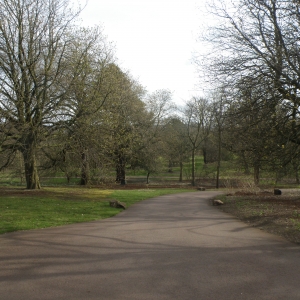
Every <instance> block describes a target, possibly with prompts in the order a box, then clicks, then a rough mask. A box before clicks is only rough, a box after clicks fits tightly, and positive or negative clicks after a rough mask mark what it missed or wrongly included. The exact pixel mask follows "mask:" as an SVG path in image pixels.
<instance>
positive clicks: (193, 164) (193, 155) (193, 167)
mask: <svg viewBox="0 0 300 300" xmlns="http://www.w3.org/2000/svg"><path fill="white" fill-rule="evenodd" d="M195 185H196V180H195V148H193V150H192V186H195Z"/></svg>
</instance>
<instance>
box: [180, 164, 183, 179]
mask: <svg viewBox="0 0 300 300" xmlns="http://www.w3.org/2000/svg"><path fill="white" fill-rule="evenodd" d="M179 165H180V169H179V182H182V173H183V163H182V161H181V162H180V163H179Z"/></svg>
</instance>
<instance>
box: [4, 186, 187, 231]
mask: <svg viewBox="0 0 300 300" xmlns="http://www.w3.org/2000/svg"><path fill="white" fill-rule="evenodd" d="M188 191H191V190H185V189H155V190H154V189H153V190H152V189H141V190H99V189H87V188H79V187H73V188H58V187H56V188H54V187H53V188H44V189H42V190H33V191H28V190H24V189H21V188H5V187H1V188H0V194H1V196H0V234H3V233H6V232H12V231H18V230H29V229H37V228H46V227H55V226H61V225H66V224H71V223H79V222H88V221H93V220H99V219H103V218H108V217H112V216H114V215H116V214H117V213H118V212H120V211H121V209H116V208H112V207H110V206H109V204H108V200H109V199H116V200H119V201H122V202H125V203H126V204H127V207H128V206H130V205H132V204H134V203H136V202H138V201H141V200H144V199H148V198H153V197H156V196H160V195H166V194H173V193H180V192H188Z"/></svg>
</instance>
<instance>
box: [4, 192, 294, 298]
mask: <svg viewBox="0 0 300 300" xmlns="http://www.w3.org/2000/svg"><path fill="white" fill-rule="evenodd" d="M216 194H217V192H195V193H186V194H177V195H168V196H161V197H157V198H154V199H150V200H146V201H143V202H140V203H138V204H135V205H133V206H131V207H130V208H129V209H128V210H126V211H124V212H122V213H121V214H119V215H118V216H116V217H114V218H111V219H106V220H102V221H97V222H91V223H84V224H77V225H70V226H63V227H59V228H52V229H43V230H34V231H24V232H16V233H11V234H5V235H1V236H0V299H5V300H17V299H20V300H21V299H22V300H27V299H28V300H36V299H38V300H41V299H43V300H47V299H55V300H60V299H61V300H77V299H83V300H84V299H93V300H94V299H97V300H98V299H104V300H110V299H111V300H118V299H126V300H127V299H128V300H135V299H136V300H148V299H149V300H150V299H151V300H154V299H155V300H162V299H170V300H174V299H178V300H185V299H186V300H193V299H195V300H206V299H207V300H208V299H209V300H218V299H221V300H224V299H225V300H226V299H249V300H250V299H251V300H253V299H259V300H260V299H270V300H271V299H272V300H274V299H277V300H278V299H285V300H286V299H289V300H293V299H300V282H299V277H300V275H299V274H300V247H298V246H296V245H294V244H291V243H288V242H286V241H285V240H283V239H281V238H279V237H276V236H273V235H270V234H267V233H264V232H262V231H260V230H258V229H254V228H250V227H248V226H247V225H244V224H243V223H241V222H239V221H238V220H236V219H234V218H232V217H231V216H229V215H227V214H225V213H223V212H221V211H219V210H217V209H215V208H214V207H212V206H210V205H208V201H207V199H209V198H210V197H212V196H214V195H216Z"/></svg>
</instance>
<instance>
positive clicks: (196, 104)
mask: <svg viewBox="0 0 300 300" xmlns="http://www.w3.org/2000/svg"><path fill="white" fill-rule="evenodd" d="M184 119H185V123H186V128H187V136H188V139H189V144H190V149H191V155H192V185H196V174H195V157H196V151H197V150H198V149H199V147H200V145H201V144H202V143H203V142H204V141H205V139H206V138H207V137H208V135H209V132H210V130H211V124H212V118H211V109H210V105H209V102H208V100H207V99H204V98H201V97H200V98H197V97H194V98H192V99H191V100H190V101H188V102H187V103H186V106H185V108H184Z"/></svg>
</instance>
